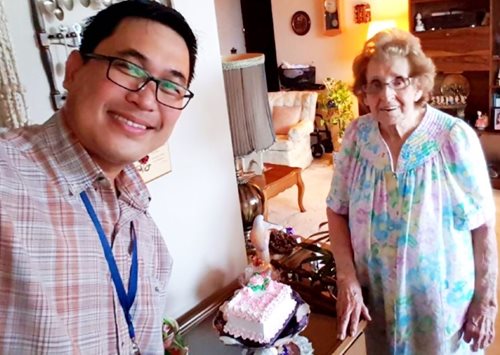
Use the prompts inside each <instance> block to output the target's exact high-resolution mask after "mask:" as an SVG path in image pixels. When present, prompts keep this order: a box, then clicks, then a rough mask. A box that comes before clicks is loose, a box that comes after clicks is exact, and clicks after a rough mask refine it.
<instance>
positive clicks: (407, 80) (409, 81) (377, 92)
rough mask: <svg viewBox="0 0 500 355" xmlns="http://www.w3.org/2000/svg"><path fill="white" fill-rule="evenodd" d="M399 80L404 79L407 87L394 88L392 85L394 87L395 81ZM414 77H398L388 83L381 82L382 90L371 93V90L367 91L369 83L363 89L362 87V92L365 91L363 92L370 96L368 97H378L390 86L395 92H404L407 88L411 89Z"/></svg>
mask: <svg viewBox="0 0 500 355" xmlns="http://www.w3.org/2000/svg"><path fill="white" fill-rule="evenodd" d="M397 79H402V80H403V81H404V83H405V86H404V87H401V88H395V87H393V86H392V85H394V81H395V80H397ZM412 79H413V77H412V76H408V77H404V76H397V77H395V78H394V79H392V80H390V81H388V82H382V81H380V85H381V88H380V90H378V91H370V90H367V87H368V83H366V84H364V85H363V86H362V87H361V90H363V92H364V93H365V94H368V95H376V94H380V93H381V92H382V90H384V87H385V86H388V87H390V88H391V89H392V90H394V91H400V90H404V89H406V88H407V87H409V86H410V85H411V81H412Z"/></svg>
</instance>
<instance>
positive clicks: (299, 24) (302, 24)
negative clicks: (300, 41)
mask: <svg viewBox="0 0 500 355" xmlns="http://www.w3.org/2000/svg"><path fill="white" fill-rule="evenodd" d="M310 29H311V19H310V17H309V15H308V14H307V13H306V12H305V11H297V12H296V13H294V14H293V16H292V30H293V32H295V33H296V34H298V35H299V36H303V35H305V34H306V33H307V32H309V30H310Z"/></svg>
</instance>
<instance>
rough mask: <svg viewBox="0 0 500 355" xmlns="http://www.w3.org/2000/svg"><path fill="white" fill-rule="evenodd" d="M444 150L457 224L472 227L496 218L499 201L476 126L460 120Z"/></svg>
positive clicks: (466, 227)
mask: <svg viewBox="0 0 500 355" xmlns="http://www.w3.org/2000/svg"><path fill="white" fill-rule="evenodd" d="M442 154H443V159H444V163H445V165H446V173H447V187H448V189H449V193H450V197H451V204H452V206H451V209H452V213H453V220H454V224H455V228H457V229H459V230H472V229H475V228H478V227H479V226H481V225H483V224H485V223H488V222H491V221H494V219H495V203H494V200H493V192H492V189H491V183H490V179H489V175H488V169H487V165H486V160H485V158H484V153H483V150H482V148H481V144H480V142H479V139H478V137H477V135H476V133H475V132H474V130H473V129H472V128H471V127H469V126H468V125H467V124H466V123H465V122H464V121H461V120H458V121H457V123H456V124H455V125H454V126H453V127H452V129H451V131H450V136H449V139H448V141H447V142H446V143H445V144H444V145H443V150H442Z"/></svg>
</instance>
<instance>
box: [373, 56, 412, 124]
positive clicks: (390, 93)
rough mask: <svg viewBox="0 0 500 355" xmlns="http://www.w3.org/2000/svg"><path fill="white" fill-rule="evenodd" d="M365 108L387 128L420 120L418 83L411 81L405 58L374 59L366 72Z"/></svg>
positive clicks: (408, 65) (408, 66) (408, 64)
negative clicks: (418, 116) (418, 113)
mask: <svg viewBox="0 0 500 355" xmlns="http://www.w3.org/2000/svg"><path fill="white" fill-rule="evenodd" d="M366 83H367V84H366V86H365V104H366V105H367V106H368V107H369V108H370V112H371V114H372V116H373V117H374V118H375V119H376V120H377V121H378V122H379V123H380V124H381V125H382V126H384V127H389V126H393V125H401V124H404V125H406V124H409V123H410V122H408V121H411V120H412V119H414V118H415V117H416V111H417V107H416V106H415V103H416V102H417V101H418V100H419V99H420V98H421V97H422V90H420V89H419V88H418V80H415V79H414V78H410V63H409V62H408V59H407V58H405V57H392V58H391V59H389V60H377V59H372V60H370V62H369V63H368V67H367V70H366Z"/></svg>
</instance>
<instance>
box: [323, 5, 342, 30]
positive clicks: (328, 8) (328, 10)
mask: <svg viewBox="0 0 500 355" xmlns="http://www.w3.org/2000/svg"><path fill="white" fill-rule="evenodd" d="M320 1H321V4H322V9H323V18H324V21H323V26H324V32H325V34H326V35H327V36H334V35H336V34H339V33H340V32H341V31H340V9H339V2H340V1H339V0H320Z"/></svg>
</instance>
